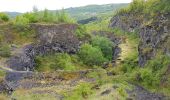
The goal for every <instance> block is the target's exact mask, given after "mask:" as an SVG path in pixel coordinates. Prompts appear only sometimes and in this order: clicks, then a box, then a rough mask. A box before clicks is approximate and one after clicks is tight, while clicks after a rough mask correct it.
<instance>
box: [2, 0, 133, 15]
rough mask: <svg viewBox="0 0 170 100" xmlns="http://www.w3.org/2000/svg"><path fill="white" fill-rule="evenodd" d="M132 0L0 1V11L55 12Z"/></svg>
mask: <svg viewBox="0 0 170 100" xmlns="http://www.w3.org/2000/svg"><path fill="white" fill-rule="evenodd" d="M131 1H132V0H0V12H1V11H11V12H13V11H16V12H28V11H31V10H32V8H33V6H36V7H37V8H38V9H39V10H43V9H45V8H46V9H49V10H56V9H62V8H69V7H79V6H85V5H91V4H109V3H129V2H131Z"/></svg>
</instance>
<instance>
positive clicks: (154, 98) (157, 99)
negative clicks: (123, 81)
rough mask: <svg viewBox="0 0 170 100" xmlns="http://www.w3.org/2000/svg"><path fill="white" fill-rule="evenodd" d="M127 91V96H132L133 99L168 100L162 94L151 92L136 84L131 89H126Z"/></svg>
mask: <svg viewBox="0 0 170 100" xmlns="http://www.w3.org/2000/svg"><path fill="white" fill-rule="evenodd" d="M127 93H128V94H129V97H130V98H134V100H169V98H168V97H166V96H164V95H161V94H156V93H151V92H150V91H148V90H146V89H144V88H143V87H141V86H138V85H136V86H135V87H134V89H133V90H127Z"/></svg>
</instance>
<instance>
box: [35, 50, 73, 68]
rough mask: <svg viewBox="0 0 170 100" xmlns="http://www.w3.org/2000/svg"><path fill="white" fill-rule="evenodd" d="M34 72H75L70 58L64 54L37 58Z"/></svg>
mask: <svg viewBox="0 0 170 100" xmlns="http://www.w3.org/2000/svg"><path fill="white" fill-rule="evenodd" d="M36 70H38V71H55V70H69V71H70V70H76V67H75V66H74V64H73V63H72V59H71V57H70V56H69V55H68V54H66V53H58V54H55V55H48V56H47V55H46V56H37V57H36Z"/></svg>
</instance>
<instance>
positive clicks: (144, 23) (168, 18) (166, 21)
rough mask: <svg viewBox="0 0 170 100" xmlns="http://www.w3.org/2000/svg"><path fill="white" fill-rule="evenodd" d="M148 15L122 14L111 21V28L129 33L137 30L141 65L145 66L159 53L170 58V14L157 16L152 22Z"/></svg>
mask: <svg viewBox="0 0 170 100" xmlns="http://www.w3.org/2000/svg"><path fill="white" fill-rule="evenodd" d="M145 17H146V15H142V14H141V15H139V14H136V15H135V14H130V13H129V14H122V15H116V16H114V17H113V18H112V19H111V23H110V25H109V27H112V28H120V29H122V30H124V31H127V32H134V31H135V30H137V32H138V34H139V36H140V43H139V48H138V52H139V65H140V66H144V65H145V64H146V63H147V61H148V60H150V59H152V58H154V57H155V55H156V54H157V52H158V51H160V50H161V51H162V52H163V53H164V54H166V55H168V56H170V45H168V44H169V43H170V33H169V32H170V13H166V14H157V15H156V16H155V17H154V18H153V19H154V21H150V20H148V19H147V18H145Z"/></svg>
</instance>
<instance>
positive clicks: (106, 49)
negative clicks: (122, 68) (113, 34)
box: [92, 36, 114, 60]
mask: <svg viewBox="0 0 170 100" xmlns="http://www.w3.org/2000/svg"><path fill="white" fill-rule="evenodd" d="M92 45H93V46H94V47H98V48H100V49H101V51H102V53H103V55H104V57H105V58H107V59H108V60H111V59H112V55H113V49H112V48H113V47H114V45H113V43H112V41H110V40H109V39H108V38H105V37H99V36H96V37H93V38H92Z"/></svg>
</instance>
